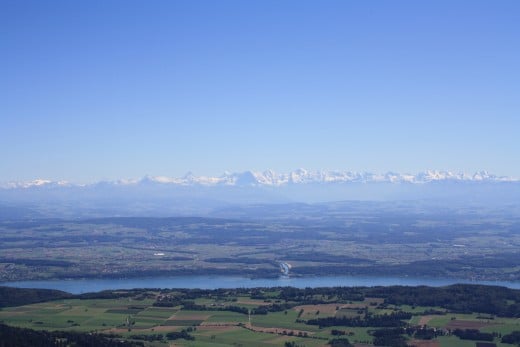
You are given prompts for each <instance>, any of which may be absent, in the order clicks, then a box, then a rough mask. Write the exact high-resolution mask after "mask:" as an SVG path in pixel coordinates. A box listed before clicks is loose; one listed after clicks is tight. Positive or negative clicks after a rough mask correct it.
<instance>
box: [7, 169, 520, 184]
mask: <svg viewBox="0 0 520 347" xmlns="http://www.w3.org/2000/svg"><path fill="white" fill-rule="evenodd" d="M431 182H520V180H519V179H516V178H512V177H507V176H497V175H493V174H490V173H488V172H487V171H479V172H476V173H474V174H467V173H464V172H461V173H453V172H451V171H438V170H427V171H423V172H420V173H417V174H406V173H405V174H402V173H396V172H390V171H389V172H386V173H383V174H378V173H371V172H353V171H323V170H322V171H308V170H305V169H298V170H294V171H291V172H289V173H276V172H274V171H273V170H266V171H264V172H254V171H245V172H240V173H229V172H226V173H224V174H223V175H221V176H218V177H212V176H196V175H195V174H193V173H191V172H189V173H188V174H186V175H185V176H183V177H168V176H145V177H143V178H141V179H121V180H117V181H112V182H97V183H94V184H91V186H92V185H113V186H136V185H179V186H191V185H199V186H237V187H244V186H272V187H278V186H286V185H300V184H333V183H393V184H400V183H403V184H404V183H408V184H425V183H431ZM78 186H80V185H75V184H71V183H69V182H67V181H51V180H46V179H36V180H33V181H28V182H9V183H6V184H3V185H0V188H3V189H52V188H61V187H78Z"/></svg>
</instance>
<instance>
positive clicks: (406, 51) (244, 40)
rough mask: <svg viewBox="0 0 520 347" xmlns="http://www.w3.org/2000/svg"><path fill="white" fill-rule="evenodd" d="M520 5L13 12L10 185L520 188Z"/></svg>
mask: <svg viewBox="0 0 520 347" xmlns="http://www.w3.org/2000/svg"><path fill="white" fill-rule="evenodd" d="M519 38H520V2H518V1H507V0H504V1H475V0H471V1H437V0H436V1H302V0H298V1H279V0H275V1H265V0H262V1H256V2H254V1H228V0H223V1H132V0H121V1H106V0H103V1H92V0H90V1H39V0H38V1H24V0H3V1H1V2H0V52H1V54H0V76H1V78H0V181H10V180H28V179H34V178H39V177H43V178H50V179H66V180H70V181H74V182H90V181H96V180H102V179H117V178H136V177H141V176H144V175H146V174H149V175H167V176H181V175H183V174H184V173H186V172H187V171H193V172H194V173H195V174H201V175H218V174H221V173H223V172H224V171H225V170H229V171H243V170H247V169H252V170H264V169H267V168H271V169H274V170H275V171H289V170H292V169H296V168H300V167H304V168H307V169H311V170H314V169H348V170H355V171H365V170H366V171H375V172H385V171H389V170H391V171H400V172H417V171H422V170H426V169H441V170H453V171H468V172H473V171H476V170H481V169H485V170H488V171H491V172H494V173H497V174H500V175H511V176H517V177H519V176H520V160H518V154H519V153H520V136H519V133H520V115H519V110H520V68H519V66H520V65H519V62H520V42H519V40H520V39H519Z"/></svg>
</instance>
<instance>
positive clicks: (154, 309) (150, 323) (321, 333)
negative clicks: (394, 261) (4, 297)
mask: <svg viewBox="0 0 520 347" xmlns="http://www.w3.org/2000/svg"><path fill="white" fill-rule="evenodd" d="M389 288H394V287H389ZM469 288H471V287H469ZM479 288H481V287H479ZM490 288H493V287H490ZM497 288H498V287H497ZM408 289H409V288H408ZM408 289H407V290H408ZM371 290H372V289H360V290H358V291H357V292H356V291H355V289H346V288H335V289H334V288H330V289H327V290H325V289H315V290H313V289H302V290H296V289H294V288H274V289H237V290H133V291H118V292H109V293H107V292H102V293H98V294H95V293H93V294H92V293H91V294H86V295H81V296H77V297H71V298H67V299H60V300H54V301H47V302H41V303H35V304H29V305H23V306H17V307H4V308H3V309H2V310H1V311H0V321H1V322H3V323H5V324H8V325H11V326H16V327H23V328H30V329H35V330H47V331H55V330H59V331H78V332H89V333H100V334H106V335H109V336H112V337H113V338H115V337H117V338H118V339H123V340H126V341H130V342H140V343H143V344H144V345H145V346H173V345H175V346H232V345H234V346H284V345H285V346H290V345H291V346H327V345H330V344H333V345H337V346H343V345H344V346H348V345H349V344H351V345H356V346H367V345H374V344H376V345H378V344H379V343H381V341H382V340H381V337H378V336H380V335H381V334H387V333H388V334H393V335H392V336H393V337H392V338H391V339H390V340H387V341H390V342H389V345H391V346H406V345H408V346H412V345H414V346H420V347H426V346H428V347H430V346H438V347H443V346H476V344H477V343H478V342H479V340H474V339H466V338H464V339H461V338H459V337H458V336H457V334H458V333H457V332H458V331H462V332H471V331H476V332H478V333H483V335H482V336H484V337H486V340H485V341H481V342H483V343H484V342H485V343H491V344H492V345H495V346H499V347H506V346H509V347H510V346H513V345H512V344H507V343H502V342H501V341H502V337H503V336H505V335H508V334H511V333H512V332H514V331H520V318H519V317H518V316H519V315H520V312H518V315H517V316H510V317H505V316H500V315H495V314H490V313H482V312H465V313H462V312H454V311H453V310H450V309H449V308H446V307H442V305H441V306H422V305H408V304H399V305H397V304H392V303H391V301H392V299H391V296H388V295H386V294H385V295H383V296H386V298H385V297H375V296H367V295H366V294H371V293H370V291H371ZM401 290H402V289H400V288H399V287H395V288H394V289H390V290H389V292H396V291H397V292H399V291H401ZM508 291H511V292H512V293H513V294H514V295H518V293H516V291H512V290H508ZM356 299H357V300H356ZM505 305H506V306H507V305H517V302H516V301H510V302H509V303H507V302H506V303H505ZM515 307H516V306H515ZM395 317H398V318H399V319H396V318H395ZM403 317H404V318H403ZM370 322H372V323H373V324H374V326H371V325H370ZM374 322H375V323H374ZM335 324H337V325H335ZM486 333H489V334H487V335H486ZM385 336H386V335H385ZM489 336H491V337H489ZM384 338H387V337H384ZM347 341H348V342H347ZM334 343H337V344H334ZM341 343H343V344H341ZM347 343H348V344H347ZM379 345H380V344H379Z"/></svg>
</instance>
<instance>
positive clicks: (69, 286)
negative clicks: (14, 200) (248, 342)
mask: <svg viewBox="0 0 520 347" xmlns="http://www.w3.org/2000/svg"><path fill="white" fill-rule="evenodd" d="M455 283H472V284H486V285H497V286H504V287H509V288H515V289H520V282H506V281H467V280H457V279H451V278H413V277H369V276H323V277H295V278H292V277H279V278H254V279H250V278H247V277H239V276H178V277H140V278H123V279H74V280H46V281H18V282H3V283H0V285H4V286H10V287H19V288H47V289H59V290H63V291H66V292H69V293H73V294H81V293H88V292H98V291H101V290H107V289H132V288H202V289H216V288H253V287H285V286H291V287H297V288H305V287H335V286H348V287H351V286H391V285H405V286H418V285H426V286H432V287H439V286H445V285H449V284H455Z"/></svg>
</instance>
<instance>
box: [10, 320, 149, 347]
mask: <svg viewBox="0 0 520 347" xmlns="http://www.w3.org/2000/svg"><path fill="white" fill-rule="evenodd" d="M0 346H1V347H20V346H31V347H91V346H96V347H138V346H141V347H142V346H144V345H143V343H141V342H129V341H122V340H121V339H119V338H114V337H107V336H103V335H98V334H91V333H77V332H71V331H39V330H32V329H25V328H16V327H11V326H8V325H5V324H1V323H0Z"/></svg>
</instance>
